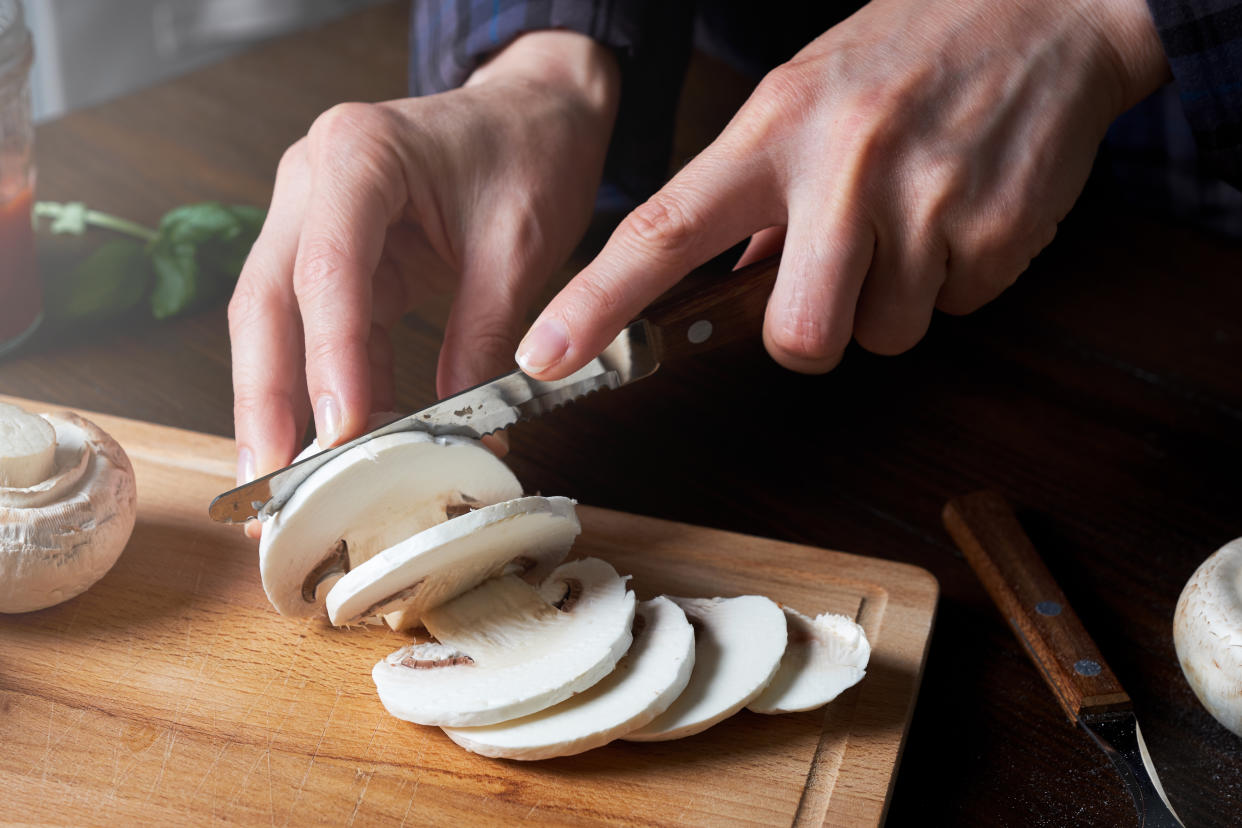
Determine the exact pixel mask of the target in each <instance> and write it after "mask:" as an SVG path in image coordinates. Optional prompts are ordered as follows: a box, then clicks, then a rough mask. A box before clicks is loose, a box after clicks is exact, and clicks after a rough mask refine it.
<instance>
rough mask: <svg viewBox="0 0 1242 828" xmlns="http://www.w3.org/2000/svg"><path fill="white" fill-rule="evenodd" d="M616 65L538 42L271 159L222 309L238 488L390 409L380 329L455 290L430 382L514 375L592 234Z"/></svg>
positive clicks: (328, 127)
mask: <svg viewBox="0 0 1242 828" xmlns="http://www.w3.org/2000/svg"><path fill="white" fill-rule="evenodd" d="M618 90H619V76H618V70H617V66H616V62H615V59H614V58H613V57H612V55H611V54H610V53H608V52H607V51H606V50H605V49H604V48H603V47H601V46H599V45H597V44H595V43H594V42H593V41H591V40H589V39H588V38H586V37H584V36H581V35H577V34H573V33H569V32H536V33H532V34H528V35H524V36H523V37H521V38H519V39H517V40H516V41H514V42H513V43H512V44H510V45H509V46H508V47H506V48H505V49H504V50H503V51H501V52H500V53H499V54H498V55H497V56H495V57H494V58H492V60H490V61H489V62H488V63H486V64H485V65H483V66H482V67H480V68H479V69H478V70H477V71H476V72H475V73H474V74H473V75H472V76H471V78H470V81H469V82H468V83H467V84H466V86H464V87H463V88H461V89H458V90H454V91H451V92H446V93H443V94H439V95H433V96H429V97H425V98H413V99H407V100H399V101H390V102H386V103H380V104H342V105H340V106H337V107H334V108H332V109H331V110H329V111H328V112H326V113H324V115H322V116H321V117H320V118H319V119H317V120H316V121H315V123H314V125H313V126H312V127H311V129H310V131H309V133H308V134H307V136H306V137H305V138H303V139H302V140H300V141H298V142H297V143H296V144H294V145H293V146H292V147H291V148H290V149H289V150H288V151H287V152H286V153H285V156H284V158H283V159H282V160H281V163H280V167H279V169H278V171H277V175H276V186H275V190H274V192H273V194H272V203H271V208H270V210H269V212H268V218H267V221H266V223H265V224H264V226H263V231H262V233H261V234H260V236H259V239H258V241H257V243H256V244H255V246H254V249H253V250H252V251H251V254H250V257H249V258H248V260H247V262H246V265H245V268H244V269H243V271H242V274H241V277H240V279H239V280H238V284H237V288H236V291H235V293H234V295H233V298H232V300H231V302H230V303H229V331H230V335H231V337H232V347H233V388H234V419H235V426H236V433H237V443H238V479H239V482H244V481H247V480H250V479H253V478H254V477H255V476H257V475H259V474H265V473H267V472H269V471H272V470H274V469H277V468H279V467H281V466H283V465H285V464H287V463H288V462H289V460H290V459H291V458H292V457H293V455H294V453H295V452H296V451H297V449H298V447H299V442H300V439H301V436H302V434H303V433H304V432H305V428H306V424H307V420H308V418H309V417H310V416H311V415H312V412H313V416H314V418H315V426H316V430H317V432H318V435H319V442H320V443H321V445H325V446H328V445H334V444H336V443H339V442H341V441H342V440H345V439H348V438H351V437H353V436H355V435H356V434H358V433H360V432H361V431H362V430H363V427H364V424H365V421H366V418H367V414H368V413H369V412H371V411H374V410H383V409H389V408H392V407H393V404H394V400H393V396H394V392H393V352H392V343H391V341H390V339H389V335H388V331H389V329H390V328H391V327H392V326H393V325H394V324H396V322H397V321H398V320H399V319H400V318H401V316H402V315H403V314H404V313H406V312H407V311H409V310H410V309H411V308H413V307H414V306H415V305H417V304H418V303H419V302H420V300H422V299H423V298H425V297H426V296H427V295H428V294H429V293H430V292H433V291H446V290H451V289H453V288H454V287H456V290H457V295H456V298H455V300H454V303H453V308H452V311H451V314H450V317H449V320H448V324H447V327H446V330H445V337H444V344H443V347H442V350H441V352H440V361H439V366H438V370H437V390H438V392H439V393H440V394H441V395H447V394H450V393H454V392H456V391H458V390H460V389H462V388H465V387H468V386H470V385H473V384H476V383H478V382H481V381H483V380H485V379H488V378H490V377H491V376H494V375H495V374H498V373H501V372H502V371H504V370H506V369H507V368H508V367H509V366H511V365H512V354H513V347H514V343H515V342H516V341H517V338H518V334H519V333H520V332H521V325H522V320H523V317H524V314H525V311H526V309H527V308H528V307H529V305H530V303H531V302H532V301H533V299H534V297H535V295H536V294H537V292H538V290H539V288H540V286H541V284H542V283H543V281H544V280H545V279H546V278H547V277H548V276H549V275H550V274H551V273H552V272H553V271H554V270H555V269H556V268H557V267H559V266H560V265H561V264H562V263H563V262H564V260H565V259H566V258H567V257H568V256H569V254H570V252H571V251H572V249H573V247H574V245H575V244H576V243H577V242H578V240H579V238H580V237H581V235H582V233H583V232H584V231H585V230H586V226H587V223H588V222H589V220H590V215H591V208H592V204H593V200H594V197H595V192H596V189H597V188H598V186H599V180H600V176H601V174H602V170H603V163H604V155H605V151H606V148H607V144H608V138H609V135H610V133H611V130H612V122H613V119H614V117H615V109H616V99H617V95H618Z"/></svg>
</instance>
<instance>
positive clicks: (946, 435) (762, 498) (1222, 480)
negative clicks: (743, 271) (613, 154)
mask: <svg viewBox="0 0 1242 828" xmlns="http://www.w3.org/2000/svg"><path fill="white" fill-rule="evenodd" d="M406 32H407V28H406V8H405V6H404V4H403V3H393V4H383V5H380V6H378V7H376V8H374V9H371V10H368V11H366V12H363V13H361V14H358V15H355V16H352V17H349V18H346V19H343V20H341V21H339V22H337V23H333V24H330V25H327V26H324V27H321V28H316V29H312V30H309V31H306V32H304V33H301V34H298V35H294V36H291V37H288V38H284V39H281V40H277V41H273V42H271V43H268V44H265V45H262V46H260V47H258V48H255V49H253V50H251V51H248V52H246V53H244V54H241V55H238V56H236V57H233V58H230V59H228V60H224V61H222V62H220V63H218V64H215V65H212V66H209V67H206V68H204V69H201V70H199V71H196V72H194V73H192V74H189V75H186V76H184V77H181V78H178V79H176V80H174V81H171V82H169V83H166V84H162V85H159V86H155V87H152V88H150V89H145V90H142V91H140V92H137V93H135V94H133V95H130V96H127V97H124V98H119V99H117V100H115V101H110V102H107V103H104V104H102V105H100V106H97V107H94V108H91V109H87V110H82V111H80V112H74V113H72V114H70V115H68V116H66V117H64V118H61V119H58V120H56V121H54V122H51V123H47V124H44V125H41V126H40V127H39V129H38V134H37V144H38V157H39V165H40V167H39V195H40V197H43V198H50V199H58V200H68V199H81V200H84V201H86V202H87V203H88V204H90V205H91V206H95V207H99V208H101V209H105V210H110V211H112V212H115V213H118V214H121V215H126V216H131V217H133V218H135V219H141V220H146V221H154V220H155V218H157V217H158V216H159V215H160V214H161V213H162V212H164V211H165V210H167V209H168V208H170V207H172V206H174V205H176V204H179V203H182V202H186V201H195V200H201V199H223V200H227V201H245V202H249V203H254V204H265V203H266V202H267V199H268V196H269V194H270V192H271V184H272V178H273V174H274V172H275V169H276V163H277V161H278V160H279V158H280V156H281V153H282V152H283V151H284V150H285V148H286V147H288V146H289V145H290V144H291V143H292V142H293V141H295V140H297V139H298V138H299V137H300V136H302V135H303V134H305V131H306V129H307V127H308V126H309V125H310V123H311V121H312V120H313V119H314V117H315V116H316V115H318V114H319V113H320V112H322V111H323V110H325V109H327V108H328V107H329V106H331V105H332V104H334V103H337V102H340V101H346V100H360V101H367V100H380V99H384V98H390V97H397V96H400V95H403V94H405V62H406V57H407V54H406ZM674 80H675V79H670V82H674ZM748 83H749V81H748V79H746V78H742V77H740V76H739V75H737V74H736V73H735V72H733V71H732V70H731V69H730V68H729V67H728V66H726V65H724V64H722V63H721V62H719V61H716V60H713V59H711V58H708V57H705V56H703V55H698V56H697V57H696V58H695V60H694V61H692V62H691V64H690V68H689V72H688V74H687V76H686V78H685V87H684V88H685V93H684V94H683V96H682V103H681V114H680V118H679V121H678V125H677V135H676V153H675V159H674V166H676V165H677V164H679V163H681V162H683V161H684V160H686V159H687V158H689V157H690V156H691V155H693V154H694V153H695V152H697V151H698V150H699V149H701V148H702V146H703V145H704V144H705V142H706V141H707V140H709V139H710V138H711V137H712V136H713V135H714V134H715V133H716V131H717V130H718V129H719V128H720V126H721V125H722V124H723V122H724V121H725V120H726V119H727V118H728V117H729V116H730V115H731V114H732V112H733V111H734V109H735V108H736V106H737V105H738V104H739V103H740V102H741V101H742V100H744V99H745V96H746V94H747V92H748ZM609 218H610V217H607V216H604V217H600V219H599V220H598V221H597V223H596V225H595V226H594V227H593V228H592V230H591V232H590V234H589V235H588V237H587V239H586V240H585V241H584V243H583V245H582V247H581V249H580V250H579V251H578V253H577V254H576V255H575V257H574V259H573V260H572V261H571V262H570V263H569V265H568V266H567V267H566V268H564V269H562V270H561V271H560V272H558V273H557V274H555V275H554V276H553V277H552V279H551V281H550V283H549V292H550V291H551V290H552V289H554V288H555V286H556V285H557V284H560V283H563V282H564V281H565V280H566V279H567V278H568V277H569V276H570V275H571V274H572V273H573V272H574V270H575V268H576V267H578V266H581V265H582V264H583V262H584V261H585V260H586V259H587V257H589V256H590V254H591V252H592V251H593V250H595V249H597V248H598V245H599V244H600V243H601V242H602V239H603V238H604V237H606V234H607V233H608V231H609V229H610V221H609ZM89 241H92V240H91V239H87V240H83V244H85V243H86V242H89ZM93 241H98V239H97V238H96V239H93ZM81 255H82V247H81V245H76V244H72V243H66V241H65V240H64V239H50V238H45V239H43V240H42V247H41V261H42V263H43V265H44V268H45V271H46V272H52V271H55V270H57V269H58V268H64V267H66V266H67V265H68V264H69V263H71V262H72V261H74V260H75V259H76V258H77V257H80V256H81ZM1239 274H1242V244H1239V243H1238V242H1236V241H1230V240H1226V239H1222V238H1219V237H1215V236H1212V235H1209V234H1207V233H1205V232H1202V231H1196V230H1194V229H1191V228H1188V227H1182V226H1177V225H1174V224H1171V223H1169V222H1168V221H1166V220H1161V219H1158V218H1153V217H1152V216H1149V215H1145V214H1142V213H1139V212H1138V211H1137V209H1136V208H1135V207H1134V206H1133V205H1130V204H1126V203H1121V202H1118V201H1116V200H1114V199H1113V198H1112V197H1111V195H1110V194H1109V193H1108V192H1107V191H1106V190H1105V189H1102V188H1100V187H1099V186H1097V184H1093V185H1092V186H1091V187H1090V188H1089V190H1088V192H1087V194H1086V195H1085V196H1084V198H1083V199H1082V200H1081V201H1080V203H1079V205H1078V206H1077V207H1075V209H1074V211H1073V212H1072V213H1071V214H1070V216H1069V218H1068V219H1067V221H1065V222H1064V223H1063V224H1062V226H1061V228H1060V231H1059V233H1058V238H1057V240H1056V242H1054V243H1053V245H1052V246H1051V247H1050V248H1049V249H1048V250H1046V251H1045V252H1044V253H1042V254H1041V255H1040V256H1039V257H1038V258H1037V259H1036V260H1035V261H1034V262H1033V263H1032V266H1031V268H1030V270H1029V271H1028V272H1027V273H1026V274H1024V275H1023V276H1022V278H1021V279H1019V280H1018V282H1017V284H1015V285H1014V286H1013V287H1011V288H1010V289H1009V290H1008V291H1006V292H1005V294H1004V295H1003V296H1001V297H1000V298H999V299H998V300H996V301H994V302H992V303H991V304H989V305H988V306H987V307H985V308H983V309H982V310H980V311H978V312H976V313H974V314H972V315H970V316H967V317H960V318H958V317H950V316H946V315H943V314H937V316H936V318H935V319H934V320H933V321H932V325H931V329H930V331H929V332H928V335H927V337H926V338H925V339H924V340H923V342H921V343H920V344H919V345H918V346H917V347H916V348H914V349H913V350H912V351H910V352H909V353H906V354H903V355H901V356H898V357H878V356H874V355H871V354H868V353H866V352H864V351H862V350H860V349H857V348H851V349H850V350H849V351H848V352H847V353H846V355H845V358H844V360H843V361H842V363H841V365H840V366H839V367H838V368H837V369H836V370H834V371H833V372H832V373H830V374H827V375H825V376H820V377H806V376H799V375H795V374H791V373H789V372H786V371H783V370H781V369H779V368H778V367H777V366H775V365H774V364H773V363H772V362H771V360H769V359H768V358H767V356H766V355H765V354H764V353H763V351H762V349H761V348H760V347H759V345H758V344H757V343H755V344H752V345H751V346H749V347H748V346H739V347H736V348H729V349H725V350H722V351H719V352H716V353H713V354H710V355H707V356H705V357H703V358H702V359H699V360H691V361H690V362H689V363H688V364H687V363H683V364H682V365H681V366H680V367H678V366H676V365H669V366H666V367H665V368H662V369H661V370H660V371H659V372H658V373H657V374H656V375H655V376H653V377H652V378H650V379H647V380H644V381H642V382H641V383H637V384H635V385H634V386H633V387H631V388H627V389H625V390H623V391H621V392H616V393H614V394H598V395H594V396H593V397H592V398H591V399H589V400H585V401H583V402H581V403H577V404H575V405H573V406H568V407H566V408H564V409H561V410H559V411H556V412H553V413H552V414H550V415H548V416H546V417H545V418H543V419H541V420H539V421H538V422H534V423H529V424H524V425H523V426H521V427H520V428H518V429H515V430H514V433H513V435H512V437H513V453H512V455H511V460H510V462H511V463H512V465H513V466H514V468H515V469H516V470H517V471H518V473H519V475H520V477H521V479H522V480H523V481H524V482H525V483H526V484H527V485H528V486H529V487H530V488H531V489H533V490H542V491H547V492H564V493H568V494H572V495H574V496H576V497H577V498H578V499H580V500H582V501H583V502H586V503H591V504H595V505H599V506H606V507H608V508H612V509H617V510H620V511H624V512H632V513H636V514H643V515H653V516H658V517H663V518H669V519H672V520H676V521H682V522H686V523H691V524H697V525H703V526H712V527H715V528H719V529H725V530H729V531H735V532H742V533H747V534H752V535H760V536H763V537H771V538H780V539H782V540H785V541H789V542H792V543H795V544H808V545H811V546H816V547H824V548H830V549H848V550H852V551H855V552H860V553H864V554H867V555H873V556H879V557H884V558H888V559H892V560H897V561H903V562H908V563H913V564H916V565H918V566H921V567H924V568H926V569H928V570H930V571H931V572H933V573H934V574H935V575H936V577H937V579H938V580H939V582H940V585H941V589H942V593H941V604H940V609H939V611H938V614H937V620H936V630H935V634H934V635H933V638H932V645H931V653H930V655H929V658H928V662H927V669H926V673H925V676H924V681H923V685H922V691H921V692H920V695H919V701H918V707H917V709H916V711H915V715H914V721H913V723H912V725H911V730H910V737H909V740H908V742H907V746H906V750H905V753H904V756H903V759H902V763H901V770H900V773H899V774H898V777H897V784H896V789H895V791H894V795H893V801H892V806H891V808H890V812H889V824H891V825H917V826H923V825H982V826H994V825H1032V824H1033V825H1046V826H1062V825H1087V826H1117V825H1130V824H1133V806H1132V805H1131V802H1130V798H1129V795H1128V794H1127V793H1126V791H1125V789H1124V788H1123V787H1122V786H1121V783H1120V782H1119V781H1118V780H1117V778H1116V774H1115V772H1114V771H1113V769H1112V767H1111V766H1110V764H1109V763H1108V760H1107V759H1106V758H1105V757H1104V756H1103V755H1102V754H1101V753H1100V751H1099V750H1098V749H1097V748H1096V747H1095V746H1094V745H1093V744H1091V742H1090V740H1089V739H1088V738H1087V737H1086V736H1085V735H1084V734H1083V733H1082V732H1081V731H1080V730H1078V729H1076V728H1073V727H1070V726H1069V725H1068V723H1067V722H1066V720H1065V716H1064V714H1063V713H1062V712H1061V709H1060V707H1059V706H1058V704H1057V702H1056V700H1055V699H1054V698H1053V696H1052V694H1051V693H1049V691H1048V689H1047V688H1046V687H1045V685H1044V683H1043V680H1042V679H1041V678H1040V676H1039V674H1038V672H1037V671H1036V670H1035V668H1034V667H1032V666H1031V664H1030V661H1029V659H1028V658H1027V657H1026V655H1025V653H1024V652H1023V651H1022V649H1021V646H1020V645H1019V644H1018V643H1017V642H1016V641H1015V640H1014V637H1013V635H1012V633H1011V632H1010V630H1009V627H1008V625H1007V624H1006V622H1005V620H1004V619H1003V617H1002V616H1001V615H1000V613H998V612H997V611H996V610H995V608H994V607H993V605H992V602H991V600H990V599H989V598H988V596H987V593H986V592H985V591H984V590H983V588H982V586H981V585H980V584H979V581H978V579H977V578H976V577H975V575H974V573H973V572H972V571H971V570H970V567H969V566H968V565H967V564H966V562H965V561H964V560H963V559H962V558H961V556H960V554H959V553H958V551H957V549H956V547H955V545H954V544H953V542H952V540H951V539H950V538H949V537H948V535H947V534H946V533H945V531H944V529H943V527H942V526H941V521H940V513H941V510H942V508H943V507H944V504H945V503H946V502H947V501H948V500H949V499H950V498H951V497H954V496H956V495H960V494H963V493H965V492H970V491H974V490H977V489H983V488H991V489H996V490H999V491H1001V492H1002V493H1004V494H1005V495H1006V497H1007V498H1009V500H1010V501H1011V502H1012V503H1013V504H1014V505H1015V508H1016V509H1017V512H1018V517H1019V519H1020V520H1021V522H1022V525H1023V527H1024V528H1025V529H1026V531H1027V533H1028V534H1029V535H1030V536H1031V539H1032V540H1033V542H1034V544H1035V546H1036V547H1037V548H1038V549H1039V550H1040V553H1041V555H1042V557H1043V559H1044V562H1045V563H1046V564H1047V566H1048V569H1049V571H1050V572H1051V573H1052V575H1053V577H1055V578H1056V579H1057V582H1058V583H1059V584H1060V585H1061V588H1062V589H1063V590H1064V592H1065V593H1066V596H1067V597H1068V599H1069V600H1070V601H1071V602H1072V603H1073V605H1074V607H1075V608H1076V609H1077V610H1078V613H1079V615H1080V617H1081V618H1082V621H1083V623H1084V624H1085V625H1086V627H1087V628H1088V629H1089V630H1090V631H1091V633H1092V636H1093V637H1094V639H1095V641H1096V643H1097V644H1098V645H1099V647H1100V650H1101V652H1102V653H1103V655H1104V657H1105V658H1107V660H1108V663H1109V665H1110V666H1111V667H1112V669H1113V671H1114V672H1115V673H1116V675H1117V677H1118V679H1119V680H1120V681H1121V683H1122V685H1123V686H1124V687H1125V688H1126V690H1127V691H1128V692H1129V694H1130V695H1131V697H1132V698H1133V700H1134V704H1135V708H1136V710H1137V713H1138V717H1139V719H1140V720H1141V721H1142V723H1143V732H1144V735H1145V737H1146V740H1147V744H1148V746H1149V747H1150V749H1151V752H1152V755H1153V757H1154V759H1155V763H1156V765H1157V767H1158V768H1159V770H1160V777H1161V780H1162V781H1163V783H1164V785H1165V788H1166V790H1167V791H1168V794H1169V797H1170V799H1171V800H1172V801H1173V804H1174V807H1175V808H1176V809H1177V811H1178V813H1179V814H1180V815H1181V816H1182V817H1183V818H1184V819H1185V820H1186V822H1187V824H1189V825H1199V826H1214V825H1216V826H1232V825H1233V824H1235V822H1236V815H1237V814H1238V813H1239V812H1242V740H1239V739H1237V738H1236V737H1234V736H1233V735H1232V734H1230V733H1229V732H1228V731H1226V730H1225V729H1224V728H1222V727H1221V726H1220V725H1219V724H1217V723H1216V722H1215V721H1214V720H1213V719H1212V718H1211V716H1209V715H1208V714H1207V713H1206V712H1205V711H1204V710H1203V708H1202V707H1201V706H1200V705H1199V703H1198V701H1197V700H1196V699H1195V697H1194V695H1193V693H1192V692H1191V690H1190V688H1189V686H1188V685H1187V684H1186V682H1185V679H1184V678H1183V676H1182V674H1181V670H1180V668H1179V667H1178V664H1177V659H1176V656H1175V654H1174V651H1173V642H1172V617H1173V608H1174V606H1175V604H1176V602H1177V596H1178V593H1179V592H1180V590H1181V587H1182V585H1183V584H1184V583H1185V581H1186V579H1187V578H1188V577H1189V576H1190V574H1191V572H1193V571H1194V569H1195V567H1196V566H1198V564H1199V563H1200V562H1201V561H1202V560H1203V559H1204V558H1205V557H1206V556H1207V555H1208V554H1210V553H1211V552H1212V551H1214V550H1215V549H1216V548H1218V547H1219V546H1221V545H1222V544H1223V543H1225V542H1226V541H1228V540H1230V539H1232V538H1235V537H1238V536H1242V507H1240V506H1239V504H1242V475H1239V474H1238V473H1237V469H1239V468H1242V314H1239V312H1238V309H1239V308H1242V278H1239ZM547 295H548V294H547V293H545V297H544V298H546V296H547ZM447 306H448V301H447V299H446V298H444V299H436V300H432V301H430V302H429V303H428V304H427V305H426V306H424V307H421V308H419V309H418V310H417V311H416V312H415V313H413V314H411V315H410V316H408V317H407V318H406V320H405V321H404V323H403V324H402V325H400V326H399V327H398V328H397V329H396V330H395V331H394V334H393V340H394V346H395V352H396V355H397V359H396V366H395V369H396V388H397V400H398V403H399V404H400V405H401V406H402V407H403V408H406V409H409V410H415V409H417V408H421V407H422V406H424V405H426V404H428V403H429V402H430V401H432V400H433V399H434V397H435V384H434V377H435V366H436V356H437V353H438V349H439V345H440V341H441V335H442V333H443V324H444V319H445V315H446V311H447ZM0 391H3V392H7V393H10V394H17V395H21V396H26V397H33V398H38V399H49V400H54V401H56V402H58V403H62V404H65V405H70V406H73V407H77V408H83V409H93V410H102V411H106V412H108V413H112V414H119V415H123V416H129V417H135V418H139V419H143V420H150V421H154V422H159V423H164V424H168V425H174V426H179V427H181V428H187V429H191V430H194V431H203V432H208V433H211V434H217V435H223V436H229V435H231V434H232V428H233V420H232V392H231V383H230V370H229V342H228V336H227V328H226V325H225V314H224V309H223V307H215V308H211V309H208V310H205V311H203V312H202V313H199V314H195V315H193V316H191V317H188V318H184V319H179V320H174V321H172V322H169V323H168V324H162V325H160V324H154V323H150V322H143V321H141V320H126V321H125V322H124V323H123V324H118V325H114V326H109V327H107V328H104V329H99V330H92V331H53V330H47V329H45V330H44V331H43V333H42V334H41V335H40V338H39V339H38V340H36V341H34V342H32V343H31V344H30V347H28V348H27V349H25V350H24V352H23V353H21V354H20V355H18V356H17V357H15V358H9V359H6V360H4V361H3V362H0ZM222 462H223V461H222ZM226 758H227V754H226Z"/></svg>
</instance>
